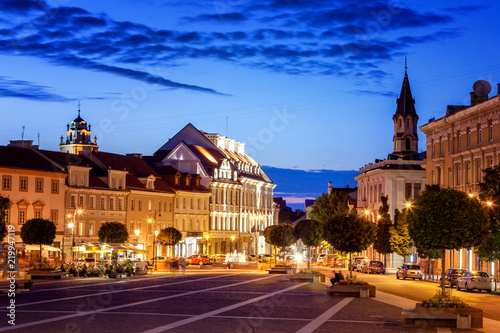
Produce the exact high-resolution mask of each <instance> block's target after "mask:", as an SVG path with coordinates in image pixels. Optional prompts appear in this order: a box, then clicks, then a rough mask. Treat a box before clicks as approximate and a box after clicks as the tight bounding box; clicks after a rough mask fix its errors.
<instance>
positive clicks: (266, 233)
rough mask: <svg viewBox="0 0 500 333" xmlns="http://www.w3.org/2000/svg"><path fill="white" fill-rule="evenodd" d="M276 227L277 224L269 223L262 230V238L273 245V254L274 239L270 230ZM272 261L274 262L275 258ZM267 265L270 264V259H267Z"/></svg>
mask: <svg viewBox="0 0 500 333" xmlns="http://www.w3.org/2000/svg"><path fill="white" fill-rule="evenodd" d="M277 227H278V225H274V224H273V225H270V226H268V227H266V228H265V229H264V232H263V233H264V240H265V241H266V243H268V244H271V245H272V246H273V254H274V241H275V239H274V237H273V235H272V231H273V230H274V229H276V228H277ZM274 262H275V264H276V260H275V261H274ZM269 265H271V260H269Z"/></svg>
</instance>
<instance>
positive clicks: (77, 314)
mask: <svg viewBox="0 0 500 333" xmlns="http://www.w3.org/2000/svg"><path fill="white" fill-rule="evenodd" d="M214 278H217V276H216V277H214ZM271 278H275V276H266V277H263V278H258V279H254V280H250V281H244V282H238V283H233V284H228V285H224V286H219V287H212V288H207V289H202V290H193V291H188V292H185V293H182V294H176V295H170V296H164V297H158V298H153V299H149V300H144V301H138V302H134V303H128V304H122V305H117V306H112V307H109V308H102V309H97V310H93V311H85V312H79V313H75V314H70V315H66V316H60V317H54V318H49V319H43V320H38V321H33V322H29V323H24V324H20V325H16V326H10V327H4V328H0V332H5V331H10V330H15V329H18V328H24V327H31V326H36V325H41V324H46V323H52V322H55V321H60V320H65V319H71V318H77V317H82V316H87V315H91V314H94V313H102V312H106V311H112V310H118V309H123V308H127V307H131V306H136V305H142V304H147V303H154V302H158V301H164V300H167V299H171V298H177V297H183V296H189V295H192V294H198V293H201V292H205V291H211V290H217V289H223V288H228V287H233V286H239V285H242V284H247V283H252V282H256V281H260V280H265V279H271ZM198 280H201V279H198ZM198 280H192V281H198ZM306 283H307V282H306ZM16 307H17V305H16Z"/></svg>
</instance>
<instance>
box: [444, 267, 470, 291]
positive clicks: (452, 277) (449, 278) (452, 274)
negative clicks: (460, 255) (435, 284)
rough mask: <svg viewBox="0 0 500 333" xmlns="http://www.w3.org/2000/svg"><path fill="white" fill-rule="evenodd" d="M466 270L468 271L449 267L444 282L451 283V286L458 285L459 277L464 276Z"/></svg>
mask: <svg viewBox="0 0 500 333" xmlns="http://www.w3.org/2000/svg"><path fill="white" fill-rule="evenodd" d="M465 272H467V270H466V269H460V268H448V269H447V270H446V272H445V273H444V283H445V284H449V285H450V288H451V287H453V286H456V285H457V280H458V278H460V277H462V275H464V273H465Z"/></svg>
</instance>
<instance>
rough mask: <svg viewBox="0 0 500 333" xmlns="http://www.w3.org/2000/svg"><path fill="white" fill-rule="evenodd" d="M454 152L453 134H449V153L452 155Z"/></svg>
mask: <svg viewBox="0 0 500 333" xmlns="http://www.w3.org/2000/svg"><path fill="white" fill-rule="evenodd" d="M452 150H453V141H452V140H451V134H448V152H449V153H451V151H452Z"/></svg>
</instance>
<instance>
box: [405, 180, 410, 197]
mask: <svg viewBox="0 0 500 333" xmlns="http://www.w3.org/2000/svg"><path fill="white" fill-rule="evenodd" d="M405 200H406V201H411V183H406V184H405Z"/></svg>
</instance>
